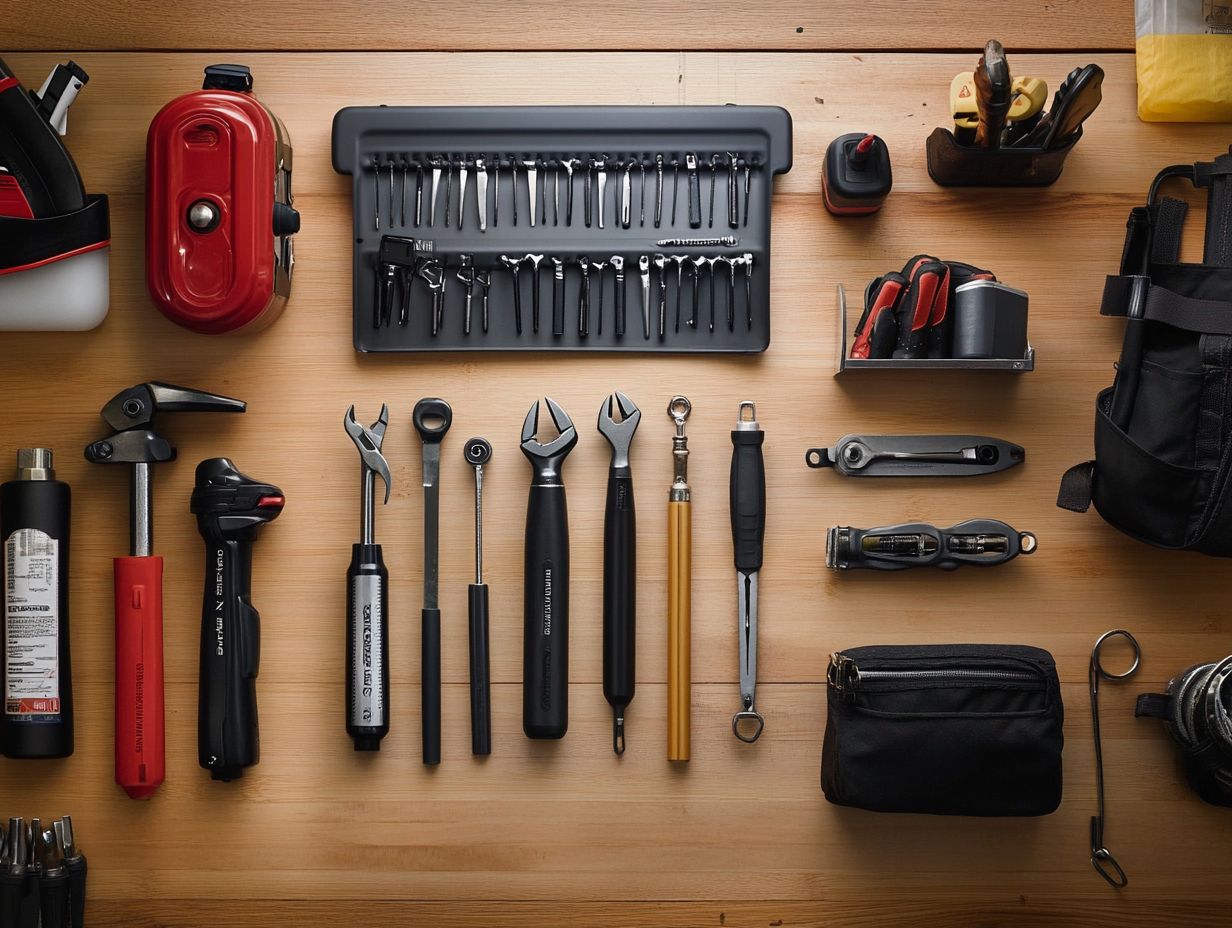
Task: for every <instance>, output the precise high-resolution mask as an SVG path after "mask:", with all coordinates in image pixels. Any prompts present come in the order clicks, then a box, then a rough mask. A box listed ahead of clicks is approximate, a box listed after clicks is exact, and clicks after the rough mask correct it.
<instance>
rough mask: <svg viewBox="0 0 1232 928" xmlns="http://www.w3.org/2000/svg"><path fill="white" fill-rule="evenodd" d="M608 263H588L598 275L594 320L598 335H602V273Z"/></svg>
mask: <svg viewBox="0 0 1232 928" xmlns="http://www.w3.org/2000/svg"><path fill="white" fill-rule="evenodd" d="M609 263H610V262H608V261H591V262H590V269H591V270H592V271H594V272H595V273H596V274H598V275H599V279H598V281H597V286H598V289H599V292H598V294H597V296H596V298H595V320H596V325H595V328H596V329H597V331H598V333H599V334H600V335H602V334H603V271H604V270H605V269H606V268H607V266H608V264H609ZM587 323H588V325H589V320H587ZM582 334H583V335H589V334H590V333H589V332H583V333H582Z"/></svg>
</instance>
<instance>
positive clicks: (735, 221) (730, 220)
mask: <svg viewBox="0 0 1232 928" xmlns="http://www.w3.org/2000/svg"><path fill="white" fill-rule="evenodd" d="M736 184H737V178H736V153H735V152H734V151H729V152H728V153H727V224H728V225H729V226H731V228H733V229H734V228H736V227H737V226H739V225H740V197H739V196H738V195H737V189H738V188H737V186H736Z"/></svg>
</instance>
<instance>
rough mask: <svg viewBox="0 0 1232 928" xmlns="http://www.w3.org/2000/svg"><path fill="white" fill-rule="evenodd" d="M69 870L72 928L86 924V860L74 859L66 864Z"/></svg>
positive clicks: (78, 927) (69, 901)
mask: <svg viewBox="0 0 1232 928" xmlns="http://www.w3.org/2000/svg"><path fill="white" fill-rule="evenodd" d="M64 868H65V869H66V870H68V917H69V925H70V928H85V924H86V869H87V868H86V859H85V857H84V856H82V857H74V858H73V859H72V860H66V861H65V862H64Z"/></svg>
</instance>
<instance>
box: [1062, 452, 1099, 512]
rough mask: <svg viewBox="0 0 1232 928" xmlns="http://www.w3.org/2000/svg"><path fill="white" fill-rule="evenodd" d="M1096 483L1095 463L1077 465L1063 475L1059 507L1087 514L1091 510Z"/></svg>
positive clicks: (1085, 462)
mask: <svg viewBox="0 0 1232 928" xmlns="http://www.w3.org/2000/svg"><path fill="white" fill-rule="evenodd" d="M1094 483H1095V462H1094V461H1083V462H1082V463H1081V464H1075V465H1074V466H1073V467H1071V468H1070V469H1069V470H1067V471H1066V472H1065V473H1064V474H1062V475H1061V489H1060V490H1058V491H1057V506H1058V507H1060V508H1061V509H1068V510H1069V511H1070V512H1086V511H1087V510H1088V509H1090V508H1091V488H1092V486H1093V484H1094Z"/></svg>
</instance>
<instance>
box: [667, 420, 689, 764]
mask: <svg viewBox="0 0 1232 928" xmlns="http://www.w3.org/2000/svg"><path fill="white" fill-rule="evenodd" d="M692 410H693V406H692V404H691V403H690V402H689V400H688V397H684V396H674V397H672V401H671V402H670V403H669V404H668V406H667V414H668V416H670V417H671V419H672V422H674V423H675V425H676V435H675V437H674V438H673V439H672V462H673V470H674V472H675V473H674V477H673V480H672V486H671V489H670V490H669V491H668V497H667V500H668V501H667V574H668V587H667V601H668V606H667V759H668V760H688V759H689V728H690V724H689V723H690V719H689V711H690V708H691V707H690V694H689V685H690V653H689V652H690V648H691V641H690V637H691V629H690V626H691V616H692V612H691V610H692V605H691V600H690V595H691V588H692V560H693V557H692V554H693V547H692V545H693V542H692V537H693V536H692V532H693V523H692V512H691V502H690V500H691V498H692V491H691V490H690V489H689V439H688V438H687V437H686V436H685V433H684V425H685V420H687V419H688V418H689V413H690V412H691V411H692Z"/></svg>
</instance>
